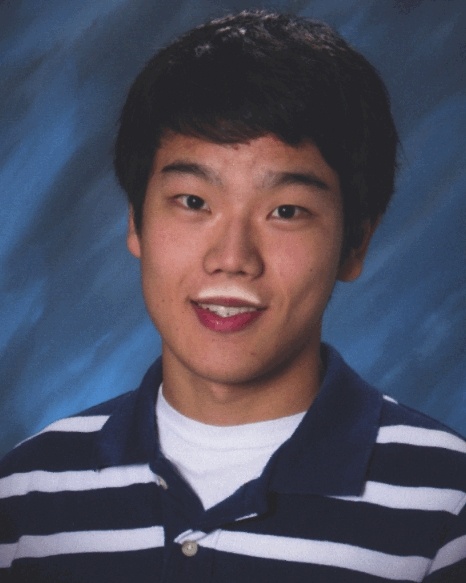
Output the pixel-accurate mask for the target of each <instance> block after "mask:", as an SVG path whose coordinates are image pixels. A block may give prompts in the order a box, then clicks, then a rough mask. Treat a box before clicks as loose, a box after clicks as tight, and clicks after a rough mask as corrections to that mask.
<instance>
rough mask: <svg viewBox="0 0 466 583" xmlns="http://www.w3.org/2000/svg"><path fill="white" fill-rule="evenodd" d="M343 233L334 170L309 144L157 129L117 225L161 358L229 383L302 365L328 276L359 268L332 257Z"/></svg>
mask: <svg viewBox="0 0 466 583" xmlns="http://www.w3.org/2000/svg"><path fill="white" fill-rule="evenodd" d="M342 235H343V210H342V200H341V194H340V186H339V180H338V176H337V174H336V173H335V172H334V171H333V170H332V169H331V168H330V167H329V166H328V165H327V164H326V162H325V161H324V159H323V158H322V156H321V154H320V152H319V150H318V148H317V147H316V146H314V145H313V144H311V143H306V144H303V145H300V146H297V147H292V146H289V145H286V144H285V143H283V142H282V141H280V140H279V139H278V138H276V137H274V136H272V135H268V136H265V137H261V138H257V139H254V140H251V141H250V142H248V143H243V144H234V145H219V144H214V143H211V142H207V141H204V140H201V139H197V138H193V137H188V136H184V135H180V134H168V135H167V136H166V137H165V138H164V140H163V141H162V143H161V146H160V148H159V150H158V151H157V154H156V157H155V161H154V167H153V172H152V174H151V176H150V179H149V183H148V186H147V193H146V200H145V205H144V210H143V224H142V228H141V231H140V232H139V233H138V232H137V231H136V229H135V226H134V223H133V220H132V218H131V217H130V224H129V233H128V246H129V249H130V251H131V252H132V253H133V254H134V255H135V256H136V257H138V258H140V260H141V272H142V284H143V292H144V297H145V301H146V305H147V308H148V311H149V314H150V316H151V318H152V320H153V322H154V324H155V326H156V327H157V329H158V331H159V332H160V335H161V337H162V345H163V357H164V366H165V365H166V363H168V366H170V367H171V372H172V373H174V376H178V377H179V378H190V379H191V381H192V382H196V381H198V382H201V381H205V382H210V383H219V384H225V385H230V386H232V385H248V384H254V383H260V382H261V380H262V379H265V378H273V377H274V375H275V376H277V377H278V376H280V375H283V373H284V371H288V372H291V373H293V371H298V370H302V369H303V367H304V368H305V367H306V366H310V365H311V363H312V361H313V359H314V360H315V359H318V354H319V344H320V331H321V320H322V315H323V312H324V309H325V306H326V304H327V301H328V299H329V297H330V294H331V291H332V289H333V286H334V284H335V280H336V279H337V278H338V277H340V278H342V279H352V278H354V277H356V276H357V275H358V274H359V271H360V268H361V264H362V258H361V257H359V256H357V255H351V256H350V257H349V258H348V259H347V260H346V261H345V264H343V265H341V263H340V252H341V248H342Z"/></svg>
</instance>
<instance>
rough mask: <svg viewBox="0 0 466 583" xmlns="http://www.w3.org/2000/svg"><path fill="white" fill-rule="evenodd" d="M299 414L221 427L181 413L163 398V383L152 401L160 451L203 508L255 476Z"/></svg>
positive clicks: (286, 435)
mask: <svg viewBox="0 0 466 583" xmlns="http://www.w3.org/2000/svg"><path fill="white" fill-rule="evenodd" d="M304 414H305V413H298V414H296V415H291V416H289V417H282V418H280V419H274V420H272V421H261V422H259V423H248V424H246V425H234V426H227V427H224V426H217V425H206V424H205V423H200V422H199V421H194V420H193V419H190V418H189V417H185V416H184V415H182V414H181V413H179V412H178V411H176V410H175V409H174V408H173V407H172V406H171V405H169V404H168V403H167V401H166V400H165V398H164V396H163V394H162V387H160V391H159V394H158V398H157V403H156V417H157V426H158V432H159V441H160V448H161V451H162V453H163V454H164V455H165V457H166V458H168V459H169V460H170V461H171V462H172V463H173V464H174V465H175V466H176V468H177V469H178V471H179V472H180V473H181V475H182V476H183V477H184V479H185V480H186V481H187V482H188V483H189V484H190V486H191V487H192V488H193V490H194V491H195V492H196V494H197V495H198V496H199V498H200V499H201V502H202V504H203V506H204V508H205V509H207V508H211V507H212V506H215V505H216V504H217V503H218V502H220V501H222V500H224V499H225V498H227V497H228V496H230V495H231V494H233V492H235V490H237V489H238V488H239V487H240V486H242V485H243V484H244V483H246V482H249V481H250V480H253V479H254V478H257V477H259V476H260V475H261V473H262V471H263V469H264V467H265V465H266V464H267V462H268V460H269V459H270V457H271V455H272V454H273V453H274V452H275V450H276V449H278V447H279V446H280V445H281V444H282V443H283V442H284V441H286V440H287V439H288V438H289V437H291V435H292V434H293V433H294V431H295V429H296V428H297V426H298V425H299V423H300V422H301V420H302V418H303V417H304Z"/></svg>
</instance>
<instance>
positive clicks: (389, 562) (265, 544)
mask: <svg viewBox="0 0 466 583" xmlns="http://www.w3.org/2000/svg"><path fill="white" fill-rule="evenodd" d="M198 544H199V545H200V546H203V547H208V548H214V549H217V550H219V551H224V552H227V553H235V554H238V555H246V556H248V557H260V558H264V559H275V560H279V561H290V562H296V563H309V564H317V565H326V566H332V567H341V568H346V569H352V570H354V571H359V572H362V573H368V574H370V575H377V576H379V577H385V578H387V579H390V580H394V581H397V580H404V581H406V580H413V581H419V580H420V577H421V576H423V575H424V573H425V572H426V569H427V566H428V563H429V560H428V559H425V558H424V557H416V556H413V557H404V556H398V555H389V554H386V553H381V552H379V551H373V550H370V549H364V548H361V547H356V546H353V545H348V544H343V543H335V542H329V541H317V540H307V539H301V538H289V537H284V536H271V535H263V534H253V533H247V532H228V531H216V532H213V533H212V534H209V535H207V536H206V537H205V538H204V539H202V540H200V541H198Z"/></svg>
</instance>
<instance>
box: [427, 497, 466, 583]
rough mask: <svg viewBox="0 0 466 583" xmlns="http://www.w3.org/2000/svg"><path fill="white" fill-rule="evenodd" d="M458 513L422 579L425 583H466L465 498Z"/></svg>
mask: <svg viewBox="0 0 466 583" xmlns="http://www.w3.org/2000/svg"><path fill="white" fill-rule="evenodd" d="M459 509H460V511H459V513H458V514H457V515H456V516H455V517H454V518H453V520H452V521H451V523H450V525H449V528H448V530H447V532H446V535H445V538H444V541H443V544H442V546H441V547H440V548H439V550H438V552H437V554H436V555H435V557H434V560H433V561H432V563H431V565H430V569H429V571H428V573H427V576H426V578H425V579H424V581H425V583H444V582H446V581H448V582H449V583H464V582H465V581H466V496H464V498H463V500H462V502H461V503H460V505H459Z"/></svg>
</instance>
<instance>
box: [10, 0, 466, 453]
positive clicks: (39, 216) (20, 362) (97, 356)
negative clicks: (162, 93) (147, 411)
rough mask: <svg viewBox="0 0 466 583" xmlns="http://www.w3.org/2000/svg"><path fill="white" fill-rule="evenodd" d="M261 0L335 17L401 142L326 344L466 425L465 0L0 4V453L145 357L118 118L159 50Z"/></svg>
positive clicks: (134, 374)
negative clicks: (383, 91) (115, 151)
mask: <svg viewBox="0 0 466 583" xmlns="http://www.w3.org/2000/svg"><path fill="white" fill-rule="evenodd" d="M260 6H266V7H275V8H278V9H282V10H286V11H291V12H296V13H299V14H303V15H307V16H312V17H315V18H318V19H323V20H327V21H328V22H329V23H330V24H332V25H334V26H335V27H336V28H337V29H338V30H339V31H340V32H341V33H342V34H343V36H345V37H346V39H347V40H349V41H350V42H351V43H352V44H353V45H355V46H356V47H357V48H358V49H360V50H361V51H362V52H363V53H364V54H365V55H366V56H367V57H368V58H369V59H370V60H371V61H372V62H373V63H374V64H375V65H376V67H377V68H378V69H379V71H380V72H381V73H382V76H383V77H384V78H385V80H386V83H387V85H388V87H389V90H390V92H391V95H392V101H393V111H394V115H395V118H396V121H397V124H398V127H399V131H400V135H401V141H402V146H403V148H402V153H401V169H400V172H399V178H398V186H397V193H396V196H395V198H394V200H393V203H392V205H391V208H390V209H389V212H388V214H387V216H386V218H385V220H384V222H383V223H382V225H381V227H380V229H379V231H378V233H377V235H376V237H375V239H374V242H373V245H372V247H371V252H370V255H369V258H368V261H367V266H366V269H365V272H364V275H363V277H362V278H361V279H360V280H359V281H358V282H356V283H354V284H344V285H341V286H340V287H339V288H338V290H337V292H336V293H335V295H334V297H333V299H332V301H331V304H330V306H329V310H328V315H327V318H326V322H325V338H326V339H328V340H330V341H331V342H333V343H334V344H335V345H336V346H337V347H338V348H339V349H340V350H341V351H342V353H343V354H344V356H345V357H346V358H347V360H348V361H349V362H350V363H351V364H352V365H353V366H354V367H355V368H356V369H357V370H358V371H360V372H361V373H362V374H363V375H364V376H365V377H366V378H368V379H369V380H370V381H372V382H374V383H376V384H377V385H378V386H379V387H380V388H381V389H383V390H384V391H385V392H387V393H389V394H391V395H392V396H394V397H395V398H397V399H399V400H400V401H402V402H404V403H407V404H409V405H411V406H413V407H416V408H418V409H421V410H423V411H425V412H427V413H429V414H431V415H433V416H435V417H437V418H439V419H441V420H443V421H445V422H446V423H448V424H449V425H451V426H452V427H454V428H456V429H457V430H458V431H460V432H462V433H466V416H465V413H466V396H465V392H464V384H465V383H464V380H465V377H466V374H465V373H466V355H465V330H466V299H465V283H466V277H465V256H466V235H465V232H466V226H465V216H466V213H465V206H466V204H465V201H466V197H465V189H466V163H465V160H466V96H465V88H466V33H465V31H466V3H465V2H463V0H437V1H432V0H424V1H422V0H411V1H408V0H405V1H402V0H398V1H396V0H308V1H305V0H295V1H279V0H277V2H275V3H274V4H272V3H268V2H262V3H261V2H255V3H252V2H249V1H248V0H236V1H233V0H186V1H182V0H159V1H149V0H80V1H79V2H69V1H68V0H48V1H47V2H40V1H38V0H22V1H20V0H11V1H10V0H3V1H2V2H1V3H0V47H1V48H0V58H1V76H0V79H1V82H0V119H1V128H0V132H1V133H0V196H1V206H0V209H1V210H0V213H1V214H0V222H1V231H0V237H1V248H0V257H1V285H2V291H1V307H0V344H1V374H0V390H1V397H0V404H1V410H0V428H1V440H0V451H1V452H5V451H6V450H7V449H8V448H10V447H11V446H12V445H13V444H14V443H15V442H16V441H18V440H20V439H23V438H24V437H26V436H27V435H30V434H31V433H33V432H35V431H37V430H39V429H40V428H42V427H43V426H44V425H45V424H46V423H48V422H50V421H53V420H54V419H56V418H58V417H60V416H63V415H66V414H69V413H72V412H76V411H78V410H80V409H82V408H84V407H87V406H89V405H91V404H94V403H96V402H98V401H101V400H103V399H107V398H109V397H111V396H113V395H116V394H118V393H121V392H123V391H126V390H128V389H130V388H133V387H135V386H136V385H137V384H138V382H139V379H140V378H141V376H142V374H143V372H144V370H145V368H146V366H147V365H148V364H149V363H150V362H151V361H152V359H153V358H154V356H155V355H156V354H157V353H158V352H159V350H160V343H159V339H158V336H157V334H156V332H155V331H154V330H153V328H152V325H151V323H150V322H149V320H148V318H147V316H146V314H145V311H144V306H143V302H142V298H141V293H140V289H139V273H138V264H137V261H136V260H134V259H133V258H132V257H130V256H129V254H128V253H127V251H126V249H125V222H126V217H125V214H126V204H125V200H124V196H123V194H122V193H121V191H120V190H119V188H118V187H117V185H116V182H115V179H114V177H113V174H112V168H111V159H112V142H113V139H114V136H115V128H116V120H117V117H118V113H119V110H120V108H121V106H122V103H123V101H124V97H125V94H126V92H127V90H128V87H129V85H130V83H131V81H132V79H133V78H134V76H135V74H136V73H137V71H138V70H139V69H140V68H141V66H142V65H143V64H144V63H145V61H146V60H147V59H148V58H149V56H150V55H151V54H152V53H153V52H154V51H155V50H156V49H157V48H158V47H160V46H162V45H164V44H165V43H167V42H168V41H169V40H170V39H172V38H173V37H174V36H176V35H177V34H178V33H180V32H182V31H184V30H185V29H187V28H189V27H191V26H192V25H194V24H197V23H200V22H201V21H203V20H204V19H206V18H207V17H210V16H213V15H222V14H225V13H226V12H229V11H231V10H238V9H242V8H251V7H260Z"/></svg>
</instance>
